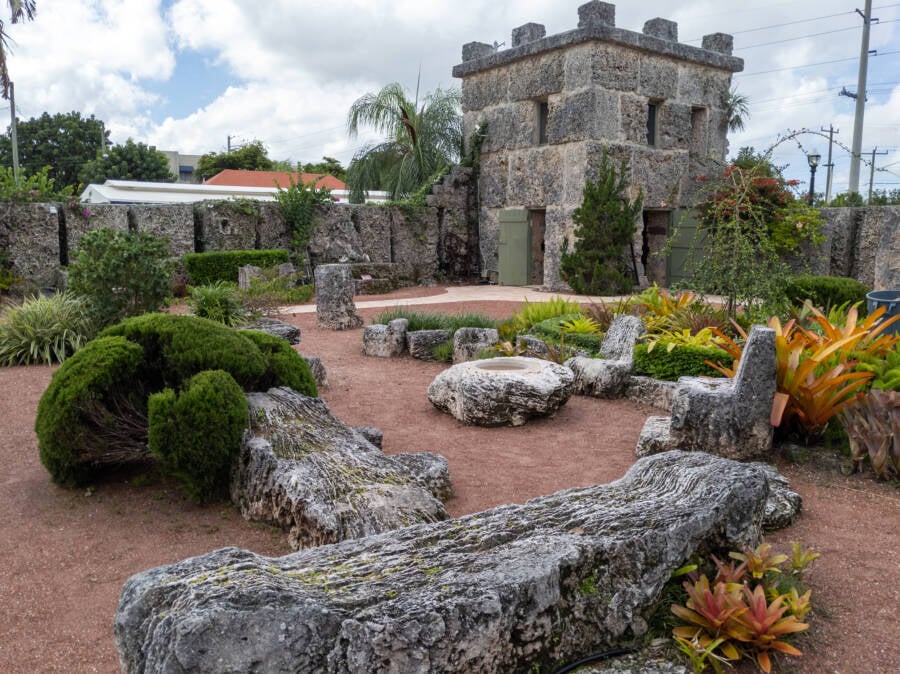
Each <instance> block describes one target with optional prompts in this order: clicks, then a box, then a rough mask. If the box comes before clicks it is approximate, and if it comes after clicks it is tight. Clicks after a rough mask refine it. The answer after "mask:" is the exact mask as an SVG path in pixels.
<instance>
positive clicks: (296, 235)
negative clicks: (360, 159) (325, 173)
mask: <svg viewBox="0 0 900 674" xmlns="http://www.w3.org/2000/svg"><path fill="white" fill-rule="evenodd" d="M275 199H276V200H277V201H278V205H279V206H280V207H281V215H282V217H283V218H284V223H285V224H286V225H287V227H288V229H289V230H290V231H291V233H292V234H293V237H292V240H291V247H292V248H293V249H294V251H295V253H296V254H297V255H298V256H299V257H300V258H301V259H303V260H305V259H306V246H307V244H309V239H310V237H311V236H312V231H313V224H314V222H315V217H316V208H317V207H318V206H320V205H322V204H331V203H333V202H334V199H333V198H332V196H331V190H329V189H327V188H323V189H316V186H315V181H312V182H311V183H310V184H308V185H303V184H301V183H297V182H294V179H293V178H290V185H289V186H288V187H286V188H282V187H279V188H278V192H277V194H276V195H275Z"/></svg>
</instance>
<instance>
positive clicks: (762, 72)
mask: <svg viewBox="0 0 900 674" xmlns="http://www.w3.org/2000/svg"><path fill="white" fill-rule="evenodd" d="M891 54H900V49H895V50H894V51H886V52H880V53H878V54H875V55H876V56H890V55H891ZM857 59H859V57H858V56H849V57H847V58H842V59H834V60H832V61H819V62H818V63H804V64H802V65H799V66H788V67H786V68H773V69H772V70H758V71H756V72H754V73H737V74H736V75H735V78H738V77H753V76H754V75H768V74H769V73H782V72H785V71H787V70H800V69H801V68H812V67H814V66H824V65H829V64H831V63H844V62H846V61H856V60H857Z"/></svg>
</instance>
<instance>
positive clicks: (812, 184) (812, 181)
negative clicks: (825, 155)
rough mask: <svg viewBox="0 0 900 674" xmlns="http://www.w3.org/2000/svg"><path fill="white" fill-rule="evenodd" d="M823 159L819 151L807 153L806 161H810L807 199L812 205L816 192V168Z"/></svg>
mask: <svg viewBox="0 0 900 674" xmlns="http://www.w3.org/2000/svg"><path fill="white" fill-rule="evenodd" d="M821 159H822V155H820V154H819V153H818V152H814V153H812V154H808V155H806V161H808V162H809V198H808V199H807V200H806V201H807V203H808V204H809V205H810V206H812V205H813V198H814V197H815V194H816V168H818V166H819V161H820V160H821Z"/></svg>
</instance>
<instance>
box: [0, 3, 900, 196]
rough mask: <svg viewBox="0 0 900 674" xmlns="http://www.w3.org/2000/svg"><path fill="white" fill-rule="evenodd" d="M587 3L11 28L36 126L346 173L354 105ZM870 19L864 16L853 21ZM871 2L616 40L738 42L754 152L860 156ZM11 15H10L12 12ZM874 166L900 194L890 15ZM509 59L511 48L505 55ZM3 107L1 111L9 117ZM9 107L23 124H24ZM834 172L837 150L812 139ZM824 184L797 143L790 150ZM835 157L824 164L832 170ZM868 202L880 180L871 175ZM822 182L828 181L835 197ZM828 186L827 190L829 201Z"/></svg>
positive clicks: (93, 12) (899, 124) (871, 114)
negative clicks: (55, 125) (84, 129)
mask: <svg viewBox="0 0 900 674" xmlns="http://www.w3.org/2000/svg"><path fill="white" fill-rule="evenodd" d="M582 1H583V0H453V1H452V2H451V1H447V0H391V1H387V0H332V1H331V2H318V1H316V2H311V1H308V0H267V1H266V2H261V1H260V0H74V1H73V0H37V7H38V16H37V18H36V20H35V21H34V22H33V23H24V24H16V25H10V24H7V27H8V29H9V33H10V35H11V37H12V39H13V41H14V44H13V55H12V56H11V58H10V60H9V65H10V74H11V77H12V79H13V80H14V81H15V85H16V104H17V107H18V110H19V117H20V119H29V118H31V117H34V116H39V115H40V114H41V113H43V112H44V111H48V112H51V113H54V112H69V111H72V110H77V111H79V112H81V113H82V114H83V115H85V116H86V115H90V114H93V115H95V116H97V117H98V118H100V119H102V120H104V121H105V122H106V123H107V127H108V128H109V129H110V130H111V133H112V138H113V140H114V141H116V142H124V141H125V140H126V139H127V138H129V137H131V138H134V139H135V140H137V141H143V142H147V143H150V144H153V145H156V146H157V147H158V148H160V149H167V150H168V149H171V150H178V151H180V152H182V153H185V154H190V153H197V154H202V153H205V152H221V151H224V150H225V147H226V142H227V138H228V136H231V137H232V142H233V143H235V144H237V143H240V142H246V141H250V140H253V139H259V140H262V141H263V142H264V143H265V144H266V145H267V147H268V148H269V151H270V156H271V157H273V158H275V159H289V160H292V161H294V162H296V161H315V160H318V159H319V158H320V157H322V156H323V155H329V156H333V157H337V158H338V159H340V160H341V161H343V162H344V164H345V165H346V163H347V162H348V161H349V159H350V158H351V157H352V155H353V152H354V150H355V149H356V148H357V147H358V146H359V145H361V144H362V143H363V142H364V141H365V140H366V138H365V137H362V138H356V139H351V138H348V137H347V134H346V131H345V127H344V122H345V119H346V114H347V110H348V108H349V107H350V105H351V103H352V102H353V101H354V100H355V99H356V98H358V97H359V96H361V95H362V94H364V93H366V92H369V91H376V90H377V89H379V88H381V87H382V86H383V85H384V84H386V83H388V82H392V81H398V82H400V83H401V84H403V85H404V86H406V87H407V88H409V89H410V90H413V89H414V88H415V85H416V78H417V75H418V73H419V72H421V89H422V90H423V91H429V90H431V89H433V88H435V87H438V86H441V87H452V86H458V80H455V79H453V77H452V75H451V69H452V67H453V66H454V65H455V64H457V63H459V62H460V60H461V47H462V45H463V44H464V43H466V42H470V41H475V40H477V41H481V42H488V43H493V42H495V41H496V42H499V43H506V45H508V44H509V40H510V32H511V30H512V28H514V27H516V26H519V25H522V24H524V23H528V22H531V21H533V22H537V23H542V24H544V25H545V26H546V28H547V33H548V34H553V33H559V32H563V31H566V30H569V29H571V28H574V27H575V26H576V25H577V22H578V14H577V8H578V6H579V5H580V4H582ZM854 2H858V3H859V4H858V5H854V4H853V3H854ZM857 6H858V7H859V8H860V9H862V8H863V6H864V0H850V1H849V2H847V1H846V0H794V1H793V2H784V1H783V0H782V1H781V2H775V1H773V0H741V1H740V2H738V1H736V0H643V1H642V2H619V3H618V6H617V8H616V25H617V26H619V27H621V28H625V29H629V30H636V31H640V30H641V28H642V26H643V24H644V21H646V20H647V19H650V18H653V17H657V16H661V17H664V18H667V19H671V20H674V21H677V22H678V24H679V31H678V35H679V40H680V41H681V42H686V43H689V44H696V45H699V43H700V38H701V37H702V36H703V35H704V34H706V33H712V32H725V33H731V34H733V35H734V37H735V55H736V56H739V57H741V58H743V59H744V62H745V68H744V72H743V73H741V74H738V75H737V76H736V77H735V79H734V84H735V86H736V87H737V89H738V91H739V92H740V93H742V94H744V95H745V96H747V97H748V98H749V101H750V117H749V119H748V121H747V126H746V129H745V130H744V131H743V132H742V133H739V134H735V135H733V136H732V138H731V139H730V140H731V148H732V152H736V151H737V148H739V147H741V146H744V145H753V146H755V147H756V148H757V149H762V148H767V147H769V146H770V145H773V144H774V143H775V142H776V141H777V139H778V138H779V135H783V134H785V133H787V132H789V131H790V130H797V129H811V130H816V131H818V130H819V129H820V128H822V127H825V128H826V129H827V128H828V126H829V125H833V126H834V127H835V128H836V129H838V130H839V133H838V134H837V135H836V136H835V138H836V140H838V141H840V142H841V143H843V144H845V145H846V146H848V147H849V146H850V145H851V140H852V135H853V111H854V105H855V103H854V101H853V100H852V99H851V98H848V97H846V96H840V95H839V92H840V91H841V89H842V88H843V87H846V88H847V90H849V91H851V92H855V91H856V82H857V68H858V63H859V51H860V38H861V34H862V28H861V27H862V18H861V16H860V15H859V14H858V13H857V12H856V11H855V9H856V7H857ZM4 7H5V3H4ZM872 15H873V17H877V18H878V19H879V21H878V23H873V26H872V31H871V42H870V49H873V50H877V56H873V57H871V58H870V61H869V77H868V82H869V84H868V87H867V90H868V103H867V107H866V114H865V133H864V137H863V145H862V149H863V152H864V153H866V152H871V151H872V150H873V149H874V148H875V147H877V148H878V150H879V152H881V151H883V150H887V151H888V153H889V154H887V155H878V156H877V157H876V167H877V168H878V169H883V170H878V171H877V172H876V174H875V183H876V188H882V189H894V188H898V187H900V2H891V0H873V12H872ZM502 48H505V47H501V49H502ZM0 108H2V104H0ZM6 114H9V113H8V108H7V113H6ZM801 144H802V146H803V147H802V150H803V151H810V150H815V151H818V152H820V153H821V154H822V155H823V157H824V156H825V155H826V154H827V151H828V142H827V139H826V138H822V137H818V136H815V135H806V136H802V137H801ZM834 152H835V159H834V163H835V177H834V189H833V192H835V193H837V192H840V191H843V190H846V185H847V174H848V167H849V157H848V152H847V151H846V150H844V149H842V148H840V147H837V146H835V148H834ZM774 157H775V161H776V163H779V164H787V165H788V167H787V169H786V173H787V174H788V175H789V176H791V177H797V178H801V179H803V180H806V179H808V175H809V170H808V167H807V165H806V161H805V158H804V154H803V152H802V151H801V149H799V148H798V147H797V144H796V143H794V142H789V143H782V144H781V145H779V146H778V147H777V149H776V150H775V155H774ZM824 161H825V160H824V158H823V163H824ZM861 176H862V178H861V191H865V189H866V188H867V186H868V177H869V170H868V167H867V166H864V167H863V170H862V171H861ZM819 181H821V182H819ZM823 184H824V174H823V172H822V171H820V172H819V173H818V174H817V188H819V187H821V186H823Z"/></svg>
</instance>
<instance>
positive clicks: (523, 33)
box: [512, 23, 547, 47]
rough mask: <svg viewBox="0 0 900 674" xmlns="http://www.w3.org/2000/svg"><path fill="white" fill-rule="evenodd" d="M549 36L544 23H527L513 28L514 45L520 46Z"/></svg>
mask: <svg viewBox="0 0 900 674" xmlns="http://www.w3.org/2000/svg"><path fill="white" fill-rule="evenodd" d="M546 36H547V29H546V28H545V27H544V24H542V23H526V24H524V25H522V26H519V27H518V28H513V30H512V46H513V47H518V46H520V45H523V44H527V43H528V42H534V41H535V40H540V39H541V38H543V37H546Z"/></svg>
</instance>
